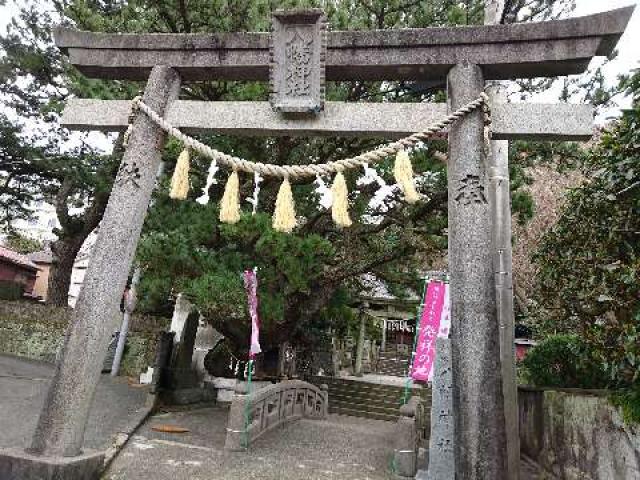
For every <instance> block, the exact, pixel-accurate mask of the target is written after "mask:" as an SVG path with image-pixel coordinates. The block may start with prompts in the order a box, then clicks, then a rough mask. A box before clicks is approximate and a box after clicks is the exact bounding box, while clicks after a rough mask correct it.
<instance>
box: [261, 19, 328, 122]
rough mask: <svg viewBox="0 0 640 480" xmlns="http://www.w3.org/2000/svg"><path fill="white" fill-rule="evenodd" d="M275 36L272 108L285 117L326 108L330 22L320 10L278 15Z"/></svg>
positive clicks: (275, 23) (273, 39)
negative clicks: (326, 58) (328, 29)
mask: <svg viewBox="0 0 640 480" xmlns="http://www.w3.org/2000/svg"><path fill="white" fill-rule="evenodd" d="M272 29H273V34H272V36H271V52H270V53H271V65H270V82H271V105H272V107H273V108H274V109H275V110H276V111H279V112H282V113H294V114H295V113H298V114H305V113H306V114H313V113H318V112H320V111H321V110H322V109H323V108H324V80H325V75H324V65H325V53H326V50H327V40H326V38H327V36H326V19H325V16H324V14H323V12H322V10H319V9H310V10H289V11H286V12H285V11H276V12H275V13H274V14H273V25H272Z"/></svg>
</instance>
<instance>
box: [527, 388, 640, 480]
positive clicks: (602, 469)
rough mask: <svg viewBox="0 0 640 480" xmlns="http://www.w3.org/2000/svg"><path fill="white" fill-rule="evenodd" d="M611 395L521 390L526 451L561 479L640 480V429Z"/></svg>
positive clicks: (603, 392) (601, 392)
mask: <svg viewBox="0 0 640 480" xmlns="http://www.w3.org/2000/svg"><path fill="white" fill-rule="evenodd" d="M607 395H608V392H606V391H602V390H573V389H571V390H543V389H535V388H529V387H520V390H519V406H520V442H521V449H522V452H523V453H524V454H525V455H527V456H529V457H530V458H532V459H533V460H535V461H536V462H537V463H538V464H539V465H540V466H541V467H542V468H543V469H544V470H546V472H547V473H548V474H550V475H552V476H553V478H558V479H559V480H640V426H638V425H636V426H630V425H626V424H625V423H624V422H623V421H622V418H621V416H620V414H619V413H618V411H617V410H616V408H615V407H613V406H611V404H610V403H609V401H608V399H607Z"/></svg>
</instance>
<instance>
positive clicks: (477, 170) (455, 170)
mask: <svg viewBox="0 0 640 480" xmlns="http://www.w3.org/2000/svg"><path fill="white" fill-rule="evenodd" d="M447 90H448V98H449V100H448V101H449V108H450V109H451V110H455V109H456V108H459V107H460V106H461V105H464V104H465V103H467V102H469V101H471V100H473V99H474V98H477V97H478V96H479V95H480V93H481V92H482V91H483V90H484V78H483V75H482V71H481V69H480V67H478V66H477V65H470V64H460V65H456V66H455V67H453V68H452V69H451V71H450V72H449V75H448V77H447ZM484 142H485V139H484V117H483V112H482V111H476V112H473V113H471V114H470V115H467V116H465V117H464V118H463V119H461V120H460V121H459V122H457V123H456V124H455V125H453V127H452V128H451V131H450V133H449V171H448V188H449V271H450V275H451V322H452V325H451V327H452V328H451V339H452V341H451V346H452V352H451V353H452V364H453V372H452V373H453V378H454V379H455V380H454V382H453V410H454V412H455V413H454V414H453V415H454V432H455V435H454V438H455V460H456V479H458V480H471V479H474V480H486V479H488V478H491V479H494V480H503V479H506V472H505V462H504V452H505V451H506V450H505V449H506V433H505V416H504V400H503V393H502V375H501V369H500V343H499V331H498V319H497V310H496V291H495V286H494V281H493V275H494V274H493V259H492V252H491V248H490V247H491V210H490V205H489V194H488V188H487V183H488V175H487V171H486V152H485V144H484Z"/></svg>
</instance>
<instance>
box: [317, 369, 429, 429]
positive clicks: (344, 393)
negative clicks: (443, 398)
mask: <svg viewBox="0 0 640 480" xmlns="http://www.w3.org/2000/svg"><path fill="white" fill-rule="evenodd" d="M311 382H312V383H314V384H315V385H318V386H320V385H322V384H323V383H324V384H327V385H328V386H329V413H336V414H338V415H350V416H352V417H364V418H370V419H373V420H387V421H391V422H395V421H396V420H397V419H398V416H399V414H400V412H399V408H400V405H402V398H403V396H404V387H400V386H396V385H381V384H378V383H368V382H363V381H358V380H352V379H346V378H334V377H312V379H311ZM410 394H413V395H417V394H419V395H422V396H423V398H425V400H427V401H428V402H429V404H430V403H431V390H427V389H413V390H412V391H411V392H410Z"/></svg>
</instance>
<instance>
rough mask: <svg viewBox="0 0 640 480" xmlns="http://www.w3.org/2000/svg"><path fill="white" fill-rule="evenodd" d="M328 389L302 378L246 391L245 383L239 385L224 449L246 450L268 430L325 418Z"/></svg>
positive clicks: (231, 411) (230, 414)
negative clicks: (248, 392) (290, 423)
mask: <svg viewBox="0 0 640 480" xmlns="http://www.w3.org/2000/svg"><path fill="white" fill-rule="evenodd" d="M327 390H328V388H327V386H326V385H323V386H322V388H318V387H316V386H315V385H312V384H310V383H307V382H303V381H301V380H289V381H285V382H280V383H276V384H274V385H270V386H268V387H266V388H262V389H260V390H256V391H254V392H252V393H251V394H247V391H246V384H244V383H242V384H238V388H237V389H236V395H235V396H234V399H233V403H232V404H231V408H230V411H229V423H228V427H227V437H226V440H225V445H224V448H225V449H226V450H233V451H240V450H244V449H245V448H247V447H249V445H251V443H253V441H254V440H256V439H258V438H259V437H261V436H262V435H263V434H265V433H266V432H268V431H269V430H272V429H273V428H276V427H278V426H282V425H283V424H285V423H288V422H292V421H295V420H300V419H301V418H311V419H324V418H326V416H327V410H328V406H329V405H328V402H329V394H328V391H327ZM245 427H246V428H245Z"/></svg>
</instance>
